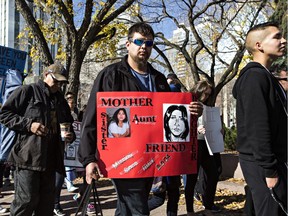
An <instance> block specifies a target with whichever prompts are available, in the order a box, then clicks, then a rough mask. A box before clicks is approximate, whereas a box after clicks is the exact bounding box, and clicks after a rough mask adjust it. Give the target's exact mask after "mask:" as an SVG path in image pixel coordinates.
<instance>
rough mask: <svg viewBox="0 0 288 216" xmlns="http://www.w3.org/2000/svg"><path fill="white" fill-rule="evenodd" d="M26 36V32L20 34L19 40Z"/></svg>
mask: <svg viewBox="0 0 288 216" xmlns="http://www.w3.org/2000/svg"><path fill="white" fill-rule="evenodd" d="M25 36H26V33H25V32H24V31H22V32H20V33H19V34H18V36H17V38H23V37H25Z"/></svg>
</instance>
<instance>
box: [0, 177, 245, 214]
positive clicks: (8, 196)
mask: <svg viewBox="0 0 288 216" xmlns="http://www.w3.org/2000/svg"><path fill="white" fill-rule="evenodd" d="M217 189H218V191H220V192H221V191H222V192H223V191H224V192H225V193H226V194H228V193H230V195H231V193H232V196H231V198H229V200H228V198H227V197H226V195H225V193H224V196H223V195H220V196H217V197H216V199H215V201H216V203H217V202H218V201H219V202H220V203H222V202H223V203H224V204H225V205H229V204H230V203H229V202H230V199H231V204H232V205H233V202H234V200H235V199H241V200H243V199H244V195H243V194H244V183H243V182H231V181H227V180H226V181H219V182H218V187H217ZM97 190H98V194H99V198H100V200H101V207H102V210H103V215H104V216H113V215H114V212H115V206H116V202H117V195H116V192H115V190H114V188H113V185H112V184H111V181H110V180H108V179H104V180H102V181H101V182H99V184H98V183H97ZM218 191H217V193H218ZM13 193H14V191H13V185H11V186H10V187H8V188H5V187H4V188H3V195H4V197H3V198H1V199H0V203H1V205H2V206H3V207H5V208H10V203H11V202H12V200H13V196H14V194H13ZM74 194H75V193H69V192H68V191H67V190H66V189H62V192H61V206H62V208H63V209H64V211H65V213H66V215H75V212H76V209H77V204H76V202H75V201H74V200H73V195H74ZM227 202H228V203H227ZM218 205H219V204H218ZM219 206H220V208H221V209H222V211H221V212H220V213H217V214H215V215H217V216H222V215H223V216H224V215H225V216H227V215H228V216H232V215H233V216H242V215H243V213H242V210H241V209H240V210H239V209H236V210H233V209H232V210H226V209H225V208H224V207H223V206H221V204H220V205H219ZM195 209H196V211H197V212H199V213H201V206H200V205H199V204H198V205H197V203H196V205H195ZM0 215H1V214H0ZM2 215H9V213H5V214H2ZM78 215H79V214H78ZM89 215H95V214H89ZM150 215H151V216H165V215H166V203H164V205H162V206H161V207H159V208H157V209H155V210H153V211H151V214H150ZM178 215H179V216H186V206H185V199H184V196H183V191H181V197H180V201H179V208H178Z"/></svg>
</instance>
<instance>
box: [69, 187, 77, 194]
mask: <svg viewBox="0 0 288 216" xmlns="http://www.w3.org/2000/svg"><path fill="white" fill-rule="evenodd" d="M67 190H68V192H70V193H73V192H76V191H77V190H78V188H77V187H75V186H73V185H72V186H71V187H69V188H67Z"/></svg>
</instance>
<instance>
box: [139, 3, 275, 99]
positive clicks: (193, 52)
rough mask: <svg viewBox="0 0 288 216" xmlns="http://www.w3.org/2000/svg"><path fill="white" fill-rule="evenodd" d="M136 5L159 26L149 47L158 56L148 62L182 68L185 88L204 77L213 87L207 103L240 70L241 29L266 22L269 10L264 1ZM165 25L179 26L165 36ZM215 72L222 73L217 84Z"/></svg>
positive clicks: (243, 47) (169, 27)
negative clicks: (152, 44)
mask: <svg viewBox="0 0 288 216" xmlns="http://www.w3.org/2000/svg"><path fill="white" fill-rule="evenodd" d="M140 8H141V11H140V14H139V17H140V19H143V20H146V21H148V22H150V23H153V25H154V26H156V27H154V29H156V30H157V29H159V30H158V32H157V38H156V46H155V47H154V48H155V50H156V51H157V53H158V55H155V56H154V57H155V58H154V59H152V60H153V61H154V62H155V63H156V65H161V66H163V67H164V68H165V70H166V71H168V72H172V73H173V72H175V71H176V70H177V67H178V69H179V67H182V70H183V71H184V72H185V74H182V75H183V77H182V78H181V80H182V81H183V84H185V86H186V87H187V88H190V87H191V86H192V85H194V84H195V83H196V82H197V81H199V80H200V79H201V78H205V79H207V80H209V81H210V82H211V83H212V84H213V85H214V86H215V92H214V95H213V97H211V101H210V104H214V103H215V101H216V96H217V95H218V93H219V92H220V90H221V89H222V88H223V86H225V85H226V84H227V83H228V82H229V81H231V80H232V79H233V78H234V77H235V76H236V75H237V73H238V71H239V69H241V62H242V60H243V56H244V53H245V46H244V40H245V33H246V32H247V30H248V29H249V28H250V27H252V26H253V25H255V24H256V23H259V22H264V21H267V19H268V17H269V15H270V14H269V11H272V8H271V5H270V2H269V1H267V0H254V1H250V0H239V1H232V0H231V1H229V0H215V1H208V0H207V1H202V0H201V1H200V0H193V1H192V0H178V1H173V0H157V1H152V0H149V1H141V6H140ZM163 28H164V31H163ZM165 29H166V32H167V29H170V31H171V30H172V29H178V30H177V32H175V35H174V37H172V36H171V35H170V37H167V35H166V34H165ZM168 35H169V34H168ZM169 53H172V54H171V56H170V57H169ZM178 72H179V70H178ZM216 74H221V76H220V78H219V80H218V81H217V82H216Z"/></svg>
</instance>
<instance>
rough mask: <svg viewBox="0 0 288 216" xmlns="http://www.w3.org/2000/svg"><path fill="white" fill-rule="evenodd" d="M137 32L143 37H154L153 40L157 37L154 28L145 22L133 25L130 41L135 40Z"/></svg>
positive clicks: (129, 34) (130, 29)
mask: <svg viewBox="0 0 288 216" xmlns="http://www.w3.org/2000/svg"><path fill="white" fill-rule="evenodd" d="M135 32H138V33H140V34H141V35H143V36H149V35H151V36H152V37H153V39H154V37H155V34H154V31H153V29H152V27H151V26H150V25H149V24H147V23H144V22H139V23H135V24H134V25H132V26H131V27H130V28H129V30H128V39H129V38H133V36H134V33H135Z"/></svg>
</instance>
